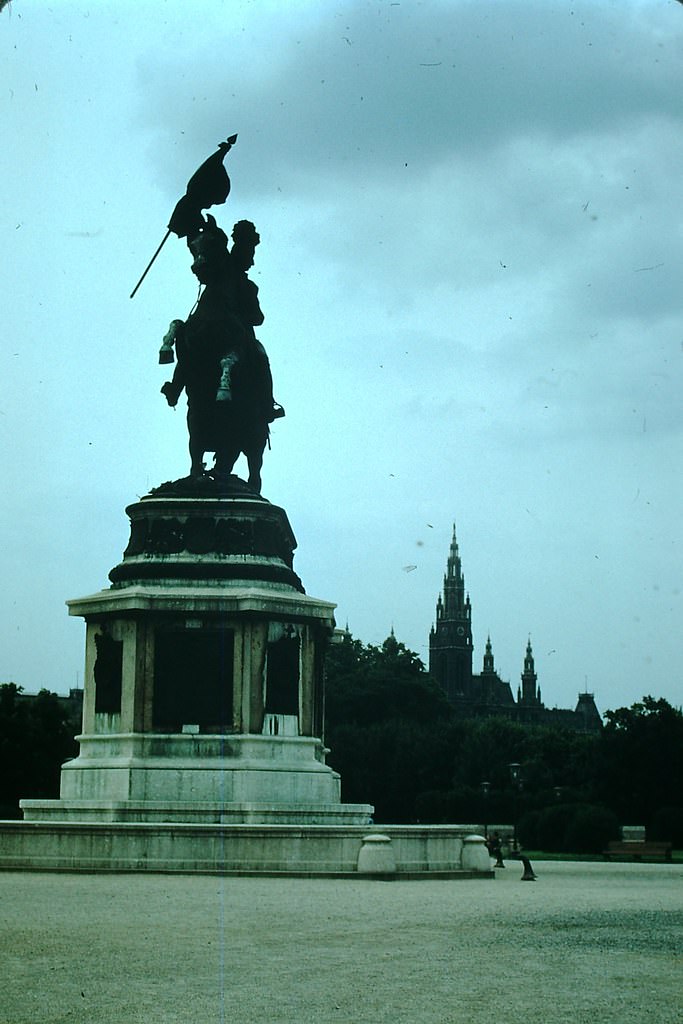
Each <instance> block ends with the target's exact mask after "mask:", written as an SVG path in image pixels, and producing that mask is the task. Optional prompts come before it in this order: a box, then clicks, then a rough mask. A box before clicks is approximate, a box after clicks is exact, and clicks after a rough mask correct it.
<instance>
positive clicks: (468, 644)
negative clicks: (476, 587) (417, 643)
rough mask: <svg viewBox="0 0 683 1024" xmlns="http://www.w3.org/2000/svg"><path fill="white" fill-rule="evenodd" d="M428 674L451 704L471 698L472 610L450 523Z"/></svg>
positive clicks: (430, 643)
mask: <svg viewBox="0 0 683 1024" xmlns="http://www.w3.org/2000/svg"><path fill="white" fill-rule="evenodd" d="M429 671H430V672H431V674H432V676H433V677H434V678H435V679H436V681H437V682H438V683H439V684H440V686H441V687H442V688H443V690H444V691H445V692H446V695H447V696H448V698H449V699H450V700H454V701H457V700H463V699H465V700H466V699H468V698H470V697H471V695H472V694H471V691H472V607H471V604H470V598H469V594H467V593H466V591H465V577H464V575H463V571H462V562H461V559H460V551H459V548H458V538H457V534H456V529H455V523H453V533H452V536H451V543H450V548H449V552H448V560H447V562H446V573H445V575H444V578H443V592H442V594H441V595H439V599H438V601H437V605H436V625H435V628H434V630H433V631H432V633H431V634H430V638H429Z"/></svg>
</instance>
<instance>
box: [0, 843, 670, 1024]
mask: <svg viewBox="0 0 683 1024" xmlns="http://www.w3.org/2000/svg"><path fill="white" fill-rule="evenodd" d="M534 867H535V869H536V872H537V874H538V880H537V881H536V882H522V881H520V877H521V867H520V865H519V864H517V863H515V862H509V863H508V866H507V868H506V869H505V870H504V871H498V872H497V873H496V879H495V881H469V882H468V881H415V882H407V881H406V882H398V881H394V882H380V881H370V880H360V879H359V880H332V879H330V880H328V879H308V880H306V879H280V878H235V877H217V876H196V875H195V876H187V875H143V874H138V875H130V874H129V875H76V874H61V875H60V874H42V873H41V874H33V873H30V872H27V873H19V872H7V873H0V949H1V951H2V961H1V962H2V971H1V973H2V981H1V982H0V993H1V995H0V1021H1V1022H2V1024H75V1022H78V1024H81V1022H82V1024H214V1022H216V1024H222V1022H224V1021H225V1022H227V1021H230V1022H235V1024H257V1022H258V1024H314V1022H315V1024H320V1022H322V1024H328V1022H329V1024H337V1022H339V1024H342V1022H343V1024H348V1022H351V1024H355V1022H359V1024H360V1022H369V1024H380V1022H381V1024H384V1022H392V1024H393V1022H401V1024H402V1022H405V1024H460V1022H462V1024H465V1022H467V1024H470V1022H472V1024H484V1022H486V1024H567V1022H572V1024H610V1022H614V1024H617V1022H618V1024H629V1022H638V1024H643V1022H648V1021H651V1022H653V1024H655V1022H656V1024H674V1022H675V1024H680V1021H681V1019H682V1018H683V865H679V864H673V865H671V864H663V865H654V864H646V865H637V864H592V863H579V862H576V863H554V862H545V861H539V862H538V863H536V864H534Z"/></svg>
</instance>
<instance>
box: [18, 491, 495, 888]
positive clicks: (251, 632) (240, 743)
mask: <svg viewBox="0 0 683 1024" xmlns="http://www.w3.org/2000/svg"><path fill="white" fill-rule="evenodd" d="M127 511H128V514H129V516H130V520H131V534H130V541H129V544H128V547H127V548H126V551H125V552H124V556H123V559H122V561H121V563H120V564H119V565H117V566H116V567H115V568H114V569H112V571H111V573H110V574H109V575H110V580H111V586H110V587H109V588H108V589H106V590H102V591H100V592H99V593H97V594H92V595H91V596H90V597H83V598H80V599H78V600H75V601H70V602H69V611H70V613H71V614H72V615H81V616H83V618H84V619H85V621H86V626H87V628H86V656H85V666H86V667H85V686H84V704H83V730H82V734H81V735H80V736H79V737H78V740H79V743H80V753H79V755H78V757H77V758H75V759H74V760H73V761H70V762H68V763H67V764H65V765H64V767H63V769H62V776H61V791H60V797H59V799H58V800H30V799H27V800H23V801H22V804H21V806H22V808H23V812H24V819H25V820H24V821H21V822H18V821H5V822H0V869H3V868H4V869H12V870H17V869H34V870H54V871H58V870H69V871H179V872H207V871H210V872H220V873H222V874H232V873H234V874H281V873H286V874H290V875H298V876H302V875H324V876H331V875H332V876H337V875H338V876H340V877H346V876H352V877H359V876H361V877H367V878H445V877H448V878H491V877H493V873H492V872H491V871H490V869H489V870H485V869H484V862H483V860H481V858H480V857H478V856H474V855H473V854H474V851H473V850H472V849H468V852H467V854H465V853H464V846H465V842H466V837H467V836H468V834H469V833H471V832H472V827H471V826H465V827H463V826H429V825H427V826H424V825H423V826H397V825H383V826H382V830H381V834H379V835H378V834H374V833H373V834H368V827H369V822H370V821H371V817H370V816H371V814H372V807H370V806H369V805H367V804H345V803H342V802H341V799H340V779H339V776H338V774H337V773H336V772H334V771H333V770H332V769H331V768H330V767H329V766H328V765H326V763H325V755H326V753H327V751H326V750H325V747H324V742H323V731H322V730H323V699H324V698H323V657H324V649H325V646H326V644H327V643H328V641H329V637H330V634H331V632H332V630H333V627H334V619H333V611H334V605H332V604H330V603H329V602H327V601H320V600H317V599H316V598H313V597H310V596H308V595H307V594H306V593H305V592H304V589H303V586H302V584H301V581H300V580H299V578H298V576H297V575H296V573H295V572H294V569H293V565H292V563H293V553H294V548H295V546H296V542H295V540H294V535H293V533H292V530H291V528H290V525H289V522H288V521H287V516H286V515H285V513H284V511H283V510H282V509H281V508H278V507H277V506H275V505H271V504H270V503H269V502H267V501H265V500H264V499H263V498H261V497H260V496H259V495H257V494H254V493H252V492H251V491H249V489H248V488H247V487H246V485H244V484H242V483H241V481H238V480H236V479H235V478H230V480H229V481H228V484H227V485H226V486H224V487H219V486H217V485H216V484H215V483H214V482H213V481H212V480H210V479H206V480H203V481H200V482H196V481H179V482H177V483H175V484H169V485H165V486H164V487H161V488H158V489H157V490H156V491H155V492H153V493H152V494H150V495H148V496H146V497H145V498H142V500H140V501H138V502H136V503H135V504H134V505H131V506H130V507H129V508H128V510H127ZM463 861H465V862H466V864H463ZM480 861H481V863H480ZM486 867H488V864H487V865H486Z"/></svg>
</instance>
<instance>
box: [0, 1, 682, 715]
mask: <svg viewBox="0 0 683 1024" xmlns="http://www.w3.org/2000/svg"><path fill="white" fill-rule="evenodd" d="M0 41H1V47H2V50H1V53H0V57H1V60H0V110H1V114H0V137H1V138H2V140H3V144H2V147H0V174H1V180H2V196H3V199H2V206H1V214H0V216H1V225H2V239H3V251H4V260H3V271H2V277H1V278H0V282H1V283H0V292H1V294H2V314H3V316H2V345H1V351H0V435H1V438H2V455H3V487H2V501H1V513H2V515H1V520H0V523H1V526H2V543H1V546H0V573H1V579H2V587H1V596H0V623H1V624H2V625H1V629H2V637H1V639H2V646H1V648H0V681H9V680H14V681H15V682H16V683H18V684H20V685H22V686H24V688H25V689H26V690H28V691H35V690H37V689H39V688H40V687H42V686H46V687H49V688H51V689H56V690H59V691H66V690H68V688H69V687H70V686H74V685H76V684H79V685H82V662H83V639H84V628H83V623H82V621H81V620H80V619H70V618H68V616H67V612H66V608H65V605H64V602H65V600H66V599H68V598H75V597H81V596H84V595H86V594H89V593H92V592H94V591H97V590H99V589H101V588H102V587H104V586H106V585H108V580H107V573H108V571H109V570H110V568H111V567H112V566H113V565H115V564H116V563H117V562H118V561H119V560H120V558H121V554H122V551H123V549H124V547H125V546H126V543H127V540H128V520H127V517H126V514H125V511H124V509H125V506H126V505H127V504H129V503H130V502H132V501H135V500H136V498H137V496H141V495H143V494H145V493H147V492H148V491H149V489H150V488H152V487H154V486H156V485H158V484H159V483H161V482H163V481H165V480H169V479H175V478H178V477H180V476H184V475H185V474H186V473H187V471H188V468H189V466H188V457H187V453H186V427H185V416H184V408H181V407H179V408H178V410H176V412H172V411H171V410H170V409H169V408H168V407H167V406H166V403H165V401H164V400H163V398H162V397H161V396H160V394H159V388H160V387H161V384H162V383H163V382H164V380H165V379H167V368H166V367H161V366H159V365H158V362H157V353H158V349H159V345H160V342H161V338H162V336H163V334H164V333H165V331H166V329H167V327H168V323H169V321H170V320H171V319H172V318H176V317H178V318H185V317H186V316H187V314H188V312H189V310H190V307H191V306H192V304H193V302H194V299H195V297H196V287H195V285H196V282H195V279H194V277H193V276H192V274H191V272H190V269H189V259H188V253H187V249H186V247H185V245H184V243H183V242H180V241H178V239H176V238H175V237H172V238H171V239H169V241H168V243H167V245H166V246H165V248H164V249H163V250H162V254H161V256H160V257H159V259H158V260H157V262H156V264H155V265H154V267H153V269H152V271H151V272H150V274H149V277H148V278H147V279H146V281H145V282H144V284H143V285H142V287H141V289H140V291H139V292H138V294H137V295H136V296H135V298H134V299H133V300H132V301H131V300H130V299H129V293H130V291H131V290H132V288H133V286H134V284H135V282H136V281H137V279H138V277H139V275H140V273H141V272H142V270H143V269H144V267H145V265H146V263H147V261H148V260H149V258H150V257H151V255H152V253H153V252H154V250H155V248H156V246H157V245H158V243H159V242H160V241H161V239H162V237H163V235H164V232H165V229H166V224H167V222H168V219H169V216H170V213H171V211H172V209H173V206H174V204H175V202H176V201H177V199H178V198H179V197H180V195H181V194H182V193H183V192H184V190H185V185H186V182H187V179H188V178H189V177H190V175H191V174H192V173H193V171H194V170H195V169H196V167H197V166H198V165H199V164H200V163H201V162H202V161H203V160H204V159H205V158H206V157H207V156H208V155H209V154H210V153H212V152H213V151H214V150H215V147H216V145H217V143H218V142H219V141H221V140H222V139H224V138H226V137H227V135H229V134H232V133H234V132H237V133H239V139H238V142H237V144H236V146H235V147H234V148H233V150H232V151H231V153H230V154H229V155H228V157H227V159H226V166H227V168H228V171H229V173H230V176H231V179H232V193H231V196H230V198H229V200H228V203H227V204H226V206H225V207H222V208H218V209H217V210H214V213H216V215H217V217H218V220H219V223H221V224H222V225H223V227H225V228H226V229H229V228H230V227H231V226H232V224H233V223H234V222H235V221H236V220H239V219H241V218H248V219H251V220H253V221H254V222H255V223H256V225H257V228H258V230H259V232H260V234H261V245H260V247H259V249H258V250H257V254H256V266H255V267H254V271H253V278H254V280H255V281H256V282H257V284H258V286H259V289H260V298H261V305H262V308H263V310H264V312H265V315H266V321H265V323H264V325H263V327H262V328H261V329H260V331H259V337H260V339H261V340H262V342H263V343H264V345H265V346H266V349H267V350H268V353H269V355H270V360H271V365H272V369H273V375H274V379H275V393H276V397H277V399H278V400H279V401H280V402H281V403H282V404H283V405H284V406H285V407H286V410H287V416H286V418H285V419H284V420H278V421H277V422H276V423H275V424H274V427H273V437H272V451H271V452H269V453H266V464H265V466H264V488H263V493H264V495H265V496H266V497H267V498H268V499H269V500H271V501H272V502H273V503H275V504H278V505H281V506H283V507H284V508H285V509H286V510H287V513H288V515H289V518H290V521H291V524H292V527H293V529H294V532H295V534H296V536H297V540H298V544H299V547H298V550H297V554H296V558H295V568H296V569H297V571H298V573H299V575H300V576H301V577H302V580H303V582H304V585H305V587H306V590H307V592H308V593H310V594H313V595H314V596H316V597H320V598H325V599H327V600H330V601H334V602H336V603H337V605H338V609H337V621H338V623H339V624H340V625H345V624H346V623H347V622H348V624H349V627H350V629H351V631H352V633H353V634H354V635H355V636H356V637H358V638H359V639H361V640H363V641H365V642H370V643H380V642H381V641H382V640H383V639H384V638H385V637H386V636H387V634H388V633H389V631H390V629H391V628H392V626H393V628H394V630H395V632H396V635H397V637H398V639H399V640H402V641H404V642H405V643H406V644H407V645H408V646H409V647H411V648H412V649H414V650H416V651H417V652H418V653H419V654H420V656H421V657H422V658H423V660H424V661H425V662H426V661H427V656H428V634H429V628H430V625H431V623H432V621H433V617H434V608H435V604H436V599H437V596H438V594H439V591H440V589H441V586H442V579H443V573H444V570H445V564H446V558H447V555H448V548H449V543H450V538H451V531H452V524H453V522H454V521H455V522H456V523H457V535H458V540H459V543H460V552H461V555H462V560H463V568H464V572H465V580H466V585H467V589H468V590H469V592H470V596H471V600H472V617H473V631H474V644H475V654H474V661H475V669H476V670H479V669H480V667H481V659H482V657H483V653H484V645H485V642H486V637H487V634H489V633H490V635H491V639H492V643H493V651H494V655H495V659H496V667H497V668H498V670H499V672H500V674H501V676H502V677H503V678H504V679H508V680H510V681H511V683H512V685H513V687H514V688H515V689H516V685H517V683H518V682H519V675H520V673H521V671H522V667H523V665H522V663H523V658H524V651H525V647H526V643H527V637H528V636H529V635H531V641H532V644H533V648H534V653H535V656H536V668H537V672H538V676H539V684H540V685H541V688H542V691H543V699H544V701H545V703H546V704H547V705H548V706H550V707H553V706H559V707H566V706H574V704H575V702H576V697H577V693H578V692H579V691H581V690H583V689H585V688H586V687H587V688H588V689H589V690H591V691H592V692H594V693H595V696H596V701H597V704H598V707H599V708H600V710H601V711H604V710H605V709H606V708H614V707H618V706H621V705H624V704H630V703H632V702H633V701H634V700H638V699H640V698H641V697H642V696H643V694H646V693H651V694H653V695H654V696H665V697H667V698H668V699H669V700H671V701H672V702H673V703H675V704H677V705H680V704H681V702H682V701H683V687H682V685H681V633H682V630H681V610H682V605H683V596H682V593H681V582H682V581H681V562H682V559H681V536H682V534H681V527H682V522H681V519H682V515H681V510H682V507H683V506H682V498H683V494H682V487H681V465H682V461H683V460H682V456H683V451H682V449H683V445H682V443H681V442H682V439H683V428H682V426H681V416H680V409H681V403H680V395H681V385H682V383H683V381H682V378H683V308H682V303H681V278H682V272H683V221H682V217H681V209H682V203H681V173H682V171H681V169H682V168H683V5H681V3H679V2H677V0H649V2H644V0H641V2H637V0H590V2H583V0H576V2H573V0H517V2H515V0H511V2H510V0H506V2H504V3H503V2H494V0H472V2H470V0H449V2H443V3H440V2H438V0H424V2H417V0H401V2H386V0H382V2H379V0H373V2H370V0H363V2H361V0H358V2H349V0H339V2H335V0H324V2H323V0H317V2H304V0H298V2H297V0H287V2H284V0H281V2H277V3H275V2H272V3H269V2H267V0H258V2H253V3H246V2H245V3H240V2H238V0H226V2H220V0H193V3H192V4H191V5H189V4H187V3H181V2H180V0H169V2H163V0H148V2H144V0H134V2H133V0H116V2H108V0H90V2H79V0H69V3H68V4H59V3H48V2H41V0H32V2H31V3H25V2H21V0H13V2H11V3H8V4H6V5H5V6H4V7H3V9H2V12H1V13H0ZM181 404H182V405H183V406H184V399H183V400H182V403H181ZM240 468H241V466H240Z"/></svg>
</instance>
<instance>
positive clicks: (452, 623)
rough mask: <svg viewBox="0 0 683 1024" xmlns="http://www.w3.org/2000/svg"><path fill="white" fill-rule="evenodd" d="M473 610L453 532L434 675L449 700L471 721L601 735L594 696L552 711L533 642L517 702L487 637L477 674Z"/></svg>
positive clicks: (434, 641)
mask: <svg viewBox="0 0 683 1024" xmlns="http://www.w3.org/2000/svg"><path fill="white" fill-rule="evenodd" d="M473 651H474V647H473V644H472V605H471V603H470V597H469V594H468V593H467V592H466V590H465V577H464V575H463V571H462V562H461V560H460V553H459V550H458V541H457V538H456V535H455V526H454V527H453V539H452V541H451V548H450V552H449V555H448V562H447V565H446V574H445V576H444V581H443V590H442V593H441V594H439V598H438V601H437V603H436V621H435V623H434V625H433V626H432V628H431V631H430V634H429V672H430V675H431V676H432V677H433V678H434V679H435V680H436V682H437V683H438V684H439V686H440V687H441V688H442V690H443V691H444V693H445V694H446V696H447V697H448V700H449V701H450V702H451V704H453V705H454V706H455V707H456V708H457V710H458V711H459V712H460V713H461V714H462V715H463V716H464V717H468V718H473V717H482V716H491V715H497V716H503V717H505V718H510V719H513V720H514V721H517V722H526V723H529V724H535V725H548V726H554V727H556V728H562V729H571V730H573V731H576V732H597V731H598V730H599V729H600V728H601V727H602V719H601V718H600V713H599V711H598V709H597V707H596V704H595V699H594V696H593V694H592V693H580V694H579V696H578V702H577V705H576V708H575V709H574V710H573V711H572V710H571V709H569V708H567V709H564V708H546V706H545V705H544V703H543V701H542V700H541V688H540V686H539V685H538V677H537V674H536V669H535V666H534V654H533V650H532V647H531V638H529V639H528V641H527V645H526V653H525V656H524V667H523V670H522V675H521V685H520V686H518V687H517V697H516V699H515V696H514V695H513V692H512V687H511V686H510V683H508V682H505V681H504V680H503V679H501V677H500V676H499V675H498V672H497V671H496V667H495V664H494V659H493V648H492V646H491V637H490V636H489V637H487V640H486V649H485V651H484V660H483V665H482V670H481V672H480V673H479V674H475V673H474V672H473V671H472V655H473Z"/></svg>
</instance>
